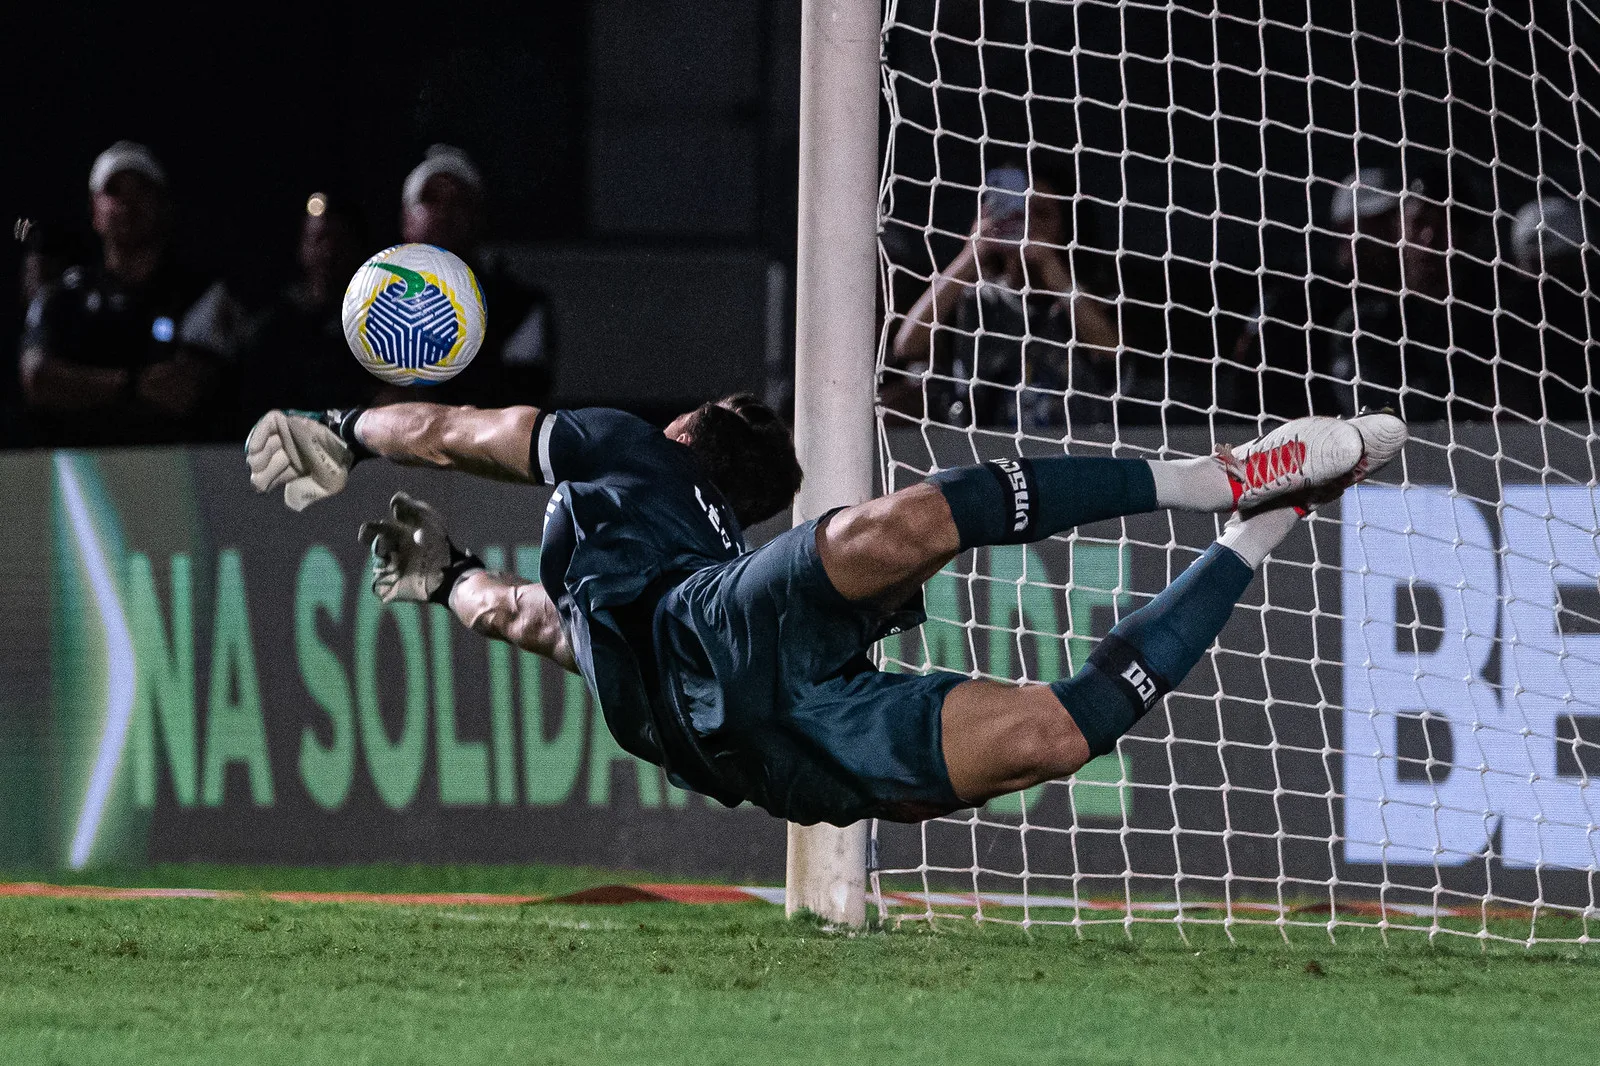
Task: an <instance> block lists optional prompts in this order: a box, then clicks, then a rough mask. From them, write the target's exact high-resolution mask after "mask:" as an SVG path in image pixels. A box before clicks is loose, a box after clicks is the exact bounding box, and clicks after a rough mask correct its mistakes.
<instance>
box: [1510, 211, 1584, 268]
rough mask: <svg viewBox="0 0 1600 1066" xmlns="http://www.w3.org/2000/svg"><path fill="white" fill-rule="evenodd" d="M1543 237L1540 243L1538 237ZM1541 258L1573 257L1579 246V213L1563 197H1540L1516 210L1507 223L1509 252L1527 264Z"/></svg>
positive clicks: (1581, 242) (1580, 227)
mask: <svg viewBox="0 0 1600 1066" xmlns="http://www.w3.org/2000/svg"><path fill="white" fill-rule="evenodd" d="M1541 236H1543V237H1544V239H1543V241H1541V240H1540V237H1541ZM1541 243H1542V244H1543V245H1544V255H1546V256H1557V255H1576V254H1577V253H1578V250H1579V249H1580V248H1582V247H1583V212H1582V211H1580V210H1579V209H1578V205H1577V204H1575V203H1573V202H1572V201H1571V200H1569V199H1567V198H1566V197H1565V196H1540V197H1538V198H1537V199H1533V200H1529V201H1528V202H1527V203H1525V204H1523V205H1522V208H1521V209H1520V210H1519V211H1517V216H1516V219H1515V220H1514V221H1513V222H1512V223H1511V251H1512V254H1513V255H1515V256H1516V257H1517V259H1519V260H1521V261H1524V262H1530V261H1533V260H1535V259H1537V258H1538V257H1539V254H1540V252H1539V246H1540V244H1541Z"/></svg>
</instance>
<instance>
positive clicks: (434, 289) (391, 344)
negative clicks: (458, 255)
mask: <svg viewBox="0 0 1600 1066" xmlns="http://www.w3.org/2000/svg"><path fill="white" fill-rule="evenodd" d="M405 291H406V283H405V282H404V281H402V280H399V279H396V280H395V281H394V282H393V283H392V284H389V285H386V286H384V288H383V291H381V292H379V293H378V296H377V298H376V299H374V300H373V301H372V306H370V307H369V308H367V322H366V332H367V343H368V344H370V345H371V346H372V351H373V353H374V354H376V355H377V356H378V358H380V359H382V360H383V361H384V362H385V363H388V364H389V365H390V366H393V367H398V368H399V369H401V370H420V369H422V368H423V367H426V366H435V365H437V364H438V363H439V362H440V361H441V360H443V359H444V358H445V357H446V356H447V355H449V354H450V351H451V349H452V348H454V347H455V344H456V337H457V336H459V335H460V332H461V324H460V322H459V320H458V318H457V315H456V308H455V304H453V303H451V301H450V297H448V296H446V295H445V294H444V293H443V292H441V291H440V290H439V286H437V285H434V284H432V283H430V284H429V285H428V287H427V288H426V289H423V290H422V292H420V293H418V294H417V295H416V296H413V297H412V298H411V299H409V300H402V299H401V298H400V295H401V294H402V293H404V292H405Z"/></svg>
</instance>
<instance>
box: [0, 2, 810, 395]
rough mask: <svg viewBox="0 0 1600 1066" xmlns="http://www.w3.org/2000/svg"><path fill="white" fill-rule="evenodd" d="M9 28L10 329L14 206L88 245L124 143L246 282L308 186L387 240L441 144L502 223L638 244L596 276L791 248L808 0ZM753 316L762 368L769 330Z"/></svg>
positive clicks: (297, 210) (92, 14)
mask: <svg viewBox="0 0 1600 1066" xmlns="http://www.w3.org/2000/svg"><path fill="white" fill-rule="evenodd" d="M0 39H3V40H4V42H5V52H6V55H5V61H4V63H3V64H0V94H3V98H4V99H5V101H6V106H5V107H4V108H0V145H3V146H4V149H3V151H0V157H3V158H4V161H5V165H3V166H0V212H3V217H4V222H5V229H6V234H7V236H6V239H5V241H4V244H3V251H0V277H4V278H5V279H6V283H7V285H8V292H7V298H6V299H5V300H4V301H3V302H0V329H3V330H4V336H5V337H6V338H7V341H6V343H8V344H9V343H12V342H11V340H10V338H13V337H15V336H16V327H17V325H18V317H19V314H20V311H19V308H18V307H17V306H16V299H15V297H14V296H13V295H11V293H12V292H14V288H10V287H11V286H14V284H15V281H14V279H15V278H16V268H17V265H18V261H19V258H20V247H19V246H18V245H17V244H16V243H15V242H14V241H12V240H11V239H10V231H11V228H12V227H11V224H12V220H13V219H15V218H18V217H26V218H34V219H41V220H44V221H48V222H54V223H56V224H58V225H64V226H68V227H71V228H73V229H75V230H77V231H78V232H79V233H80V234H81V235H83V236H84V237H85V239H87V238H88V236H89V232H88V226H87V219H86V217H85V216H86V210H87V199H88V193H87V181H88V173H89V166H90V164H91V163H92V162H93V160H94V158H95V156H96V155H97V154H98V153H99V152H100V151H102V150H103V149H104V148H106V147H107V146H108V145H110V144H111V143H112V142H113V141H116V140H119V139H123V138H128V139H133V140H139V141H143V142H145V143H147V144H149V145H150V146H151V148H152V149H153V150H154V151H155V153H156V155H157V157H158V158H159V159H160V160H161V161H162V163H163V165H164V166H165V168H166V169H167V172H168V175H169V178H170V180H171V182H172V188H173V191H174V195H175V197H176V199H177V202H178V204H179V209H180V219H179V247H180V249H181V251H182V254H183V256H184V258H185V259H187V260H189V261H191V262H194V263H196V264H198V265H201V266H204V267H206V268H208V269H212V270H216V271H220V272H222V273H224V274H225V275H226V276H227V277H228V278H229V280H230V282H232V283H234V285H235V286H236V288H237V290H238V291H239V295H241V296H242V297H243V298H245V299H246V300H247V301H248V300H250V298H251V297H252V295H255V296H261V295H263V294H266V293H271V292H273V291H275V290H276V289H277V288H279V287H280V286H281V285H282V284H283V281H284V279H285V278H286V277H287V276H289V275H290V273H291V272H292V270H293V262H294V260H293V256H294V249H295V241H296V238H297V226H298V222H299V218H300V217H301V212H302V211H303V205H304V204H305V200H306V197H307V195H308V194H309V193H311V192H312V191H314V190H317V189H333V190H342V191H345V192H347V193H348V194H349V195H351V196H353V197H355V198H356V199H357V201H358V202H359V204H360V205H361V207H362V208H363V209H364V210H365V212H366V214H367V215H368V217H369V220H370V221H371V223H372V226H373V241H374V245H375V249H376V248H378V247H383V246H385V245H387V244H392V243H394V242H395V241H396V240H398V238H399V211H400V185H401V182H402V181H403V179H404V178H405V175H406V174H407V172H409V171H410V169H411V168H412V167H414V166H415V165H416V164H417V163H418V162H420V161H421V159H422V154H423V151H424V149H425V148H426V147H427V146H428V145H429V144H433V143H436V142H446V143H451V144H455V145H457V146H459V147H461V148H464V149H465V150H466V151H467V152H468V153H469V154H470V155H472V157H473V158H474V159H475V160H476V161H477V163H478V164H479V166H480V168H481V169H482V171H483V173H484V177H485V180H486V184H487V196H488V209H489V215H490V233H489V236H490V237H491V239H492V240H496V241H503V242H518V243H521V242H538V243H541V244H548V243H552V242H553V243H559V244H563V245H567V244H574V243H576V244H579V245H582V246H583V247H584V248H585V249H587V250H590V251H593V250H595V249H597V248H615V249H623V250H626V252H627V253H628V254H627V255H625V256H623V257H622V260H621V261H620V265H617V264H618V260H617V259H616V257H613V258H612V259H611V260H609V261H608V263H610V264H612V265H608V266H602V267H597V268H595V269H596V270H598V271H606V270H610V271H622V272H624V273H627V272H630V271H631V272H636V273H637V274H638V275H639V277H640V279H641V280H640V281H638V282H637V283H636V284H637V285H638V287H639V288H648V287H649V283H648V281H647V280H645V279H648V277H649V276H650V274H651V273H652V272H651V271H650V270H649V269H648V267H649V263H648V260H649V259H650V258H651V257H652V256H655V257H658V258H659V257H660V256H663V255H665V256H667V257H668V258H672V257H673V256H676V255H679V254H683V253H687V252H699V253H700V254H701V256H702V258H703V257H704V254H705V253H706V252H708V251H710V252H716V251H738V252H756V253H759V255H758V256H756V257H752V258H756V259H773V260H777V261H780V262H782V261H786V260H788V259H790V258H792V255H793V245H794V228H795V227H794V215H795V185H796V177H795V175H796V167H797V161H796V160H797V151H798V133H797V125H796V123H797V109H798V61H799V60H798V54H799V0H692V2H691V0H578V2H573V3H562V4H557V3H545V2H531V3H530V2H527V0H488V2H485V0H466V2H462V3H451V4H448V5H439V6H434V5H429V6H422V7H418V8H416V9H415V11H414V12H413V11H405V10H402V9H397V8H395V7H393V6H390V5H371V4H363V5H357V4H353V3H348V2H344V0H331V2H329V0H324V2H320V3H319V2H307V0H286V2H283V3H275V4H268V5H246V6H242V7H241V6H235V5H221V6H216V5H201V6H196V5H189V4H184V5H179V4H172V3H151V4H137V5H133V4H116V5H112V4H86V3H81V2H67V3H61V4H54V5H40V4H27V5H9V6H8V8H7V10H6V12H5V14H4V15H3V16H0ZM91 247H92V245H91ZM738 261H739V262H741V263H743V261H744V260H743V258H741V259H740V260H738ZM641 263H644V264H645V266H644V267H643V268H641V267H640V264H641ZM557 269H567V268H566V267H564V266H563V267H558V268H557ZM624 280H626V279H624ZM735 287H736V288H738V287H739V286H735ZM757 288H758V292H759V286H758V287H757ZM557 295H559V294H557ZM718 296H719V293H717V292H715V291H712V292H708V293H706V294H705V306H706V307H707V308H708V310H707V311H706V312H705V313H706V314H707V315H709V316H711V317H713V318H714V317H715V315H716V304H717V302H718ZM569 309H570V308H562V307H561V306H559V303H558V306H557V308H556V312H557V314H558V316H560V315H562V314H563V313H564V312H565V311H567V310H569ZM689 310H692V308H690V309H689ZM644 317H645V318H648V315H645V316H644ZM714 327H715V323H714V322H705V323H700V324H699V328H698V329H697V330H691V331H690V334H691V336H694V337H699V336H701V335H708V336H714V335H715V332H716V331H715V328H714ZM738 332H740V333H741V335H740V336H739V337H737V338H736V341H735V343H738V344H741V345H743V346H745V347H750V346H754V348H753V350H751V351H746V352H742V353H741V354H742V355H743V356H744V359H745V361H746V362H751V361H754V362H755V363H756V364H757V366H759V360H760V358H761V352H760V348H759V345H760V342H761V332H760V331H759V330H756V331H754V332H753V334H752V335H750V336H744V335H743V334H744V333H749V332H750V331H748V330H741V331H738ZM569 384H570V383H569ZM749 384H759V382H757V381H751V382H749ZM567 391H568V393H569V394H571V392H572V390H571V389H567ZM579 391H580V392H581V390H579Z"/></svg>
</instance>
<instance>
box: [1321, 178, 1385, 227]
mask: <svg viewBox="0 0 1600 1066" xmlns="http://www.w3.org/2000/svg"><path fill="white" fill-rule="evenodd" d="M1400 191H1401V190H1400V175H1399V174H1397V173H1395V172H1394V171H1393V170H1391V169H1389V168H1388V167H1362V168H1361V169H1360V170H1357V171H1356V172H1354V173H1353V174H1351V175H1350V176H1349V177H1347V178H1345V179H1344V181H1343V182H1342V183H1341V184H1340V185H1339V187H1338V188H1337V189H1335V190H1334V191H1333V203H1332V205H1331V207H1330V210H1329V217H1330V218H1332V219H1333V223H1334V225H1337V226H1344V225H1348V224H1349V223H1350V222H1351V220H1353V219H1356V218H1372V217H1373V216H1374V215H1381V214H1383V213H1384V212H1385V211H1392V210H1394V209H1395V208H1396V207H1398V206H1399V204H1400Z"/></svg>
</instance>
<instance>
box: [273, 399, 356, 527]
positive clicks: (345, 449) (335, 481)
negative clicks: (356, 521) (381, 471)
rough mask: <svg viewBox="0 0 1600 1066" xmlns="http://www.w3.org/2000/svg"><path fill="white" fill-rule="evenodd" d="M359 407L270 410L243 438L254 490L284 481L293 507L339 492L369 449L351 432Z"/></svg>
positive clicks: (298, 508) (286, 496)
mask: <svg viewBox="0 0 1600 1066" xmlns="http://www.w3.org/2000/svg"><path fill="white" fill-rule="evenodd" d="M363 410H364V409H363V408H360V407H353V408H350V409H349V410H347V411H325V412H322V413H320V414H318V413H316V412H313V411H268V412H267V413H266V414H265V415H263V416H262V417H261V421H259V422H257V423H256V424H255V427H254V428H253V429H251V430H250V436H249V437H247V438H246V439H245V445H244V451H245V460H246V462H248V463H249V464H250V484H252V485H254V486H255V490H256V491H257V492H269V491H271V490H272V489H274V488H276V487H277V486H279V485H282V486H283V502H284V503H285V504H287V505H288V506H289V509H290V510H294V511H303V510H305V509H306V508H307V507H308V506H310V505H311V504H313V503H315V502H317V501H318V500H320V499H324V498H326V497H328V496H332V495H333V494H334V493H336V492H338V491H340V490H341V489H343V488H344V486H345V482H346V481H348V480H349V478H350V468H351V467H352V466H354V465H355V464H356V463H357V462H359V461H360V460H362V459H365V458H368V457H369V456H371V455H372V454H373V453H372V452H371V451H370V450H369V449H368V448H367V447H366V446H365V445H363V444H362V443H361V442H360V441H359V440H357V439H356V435H355V424H356V419H357V418H359V417H360V416H361V412H362V411H363Z"/></svg>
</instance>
